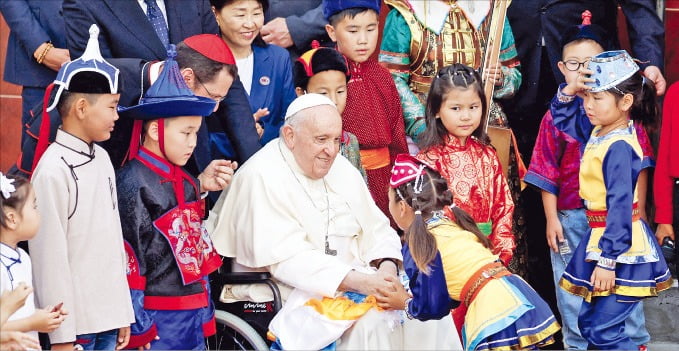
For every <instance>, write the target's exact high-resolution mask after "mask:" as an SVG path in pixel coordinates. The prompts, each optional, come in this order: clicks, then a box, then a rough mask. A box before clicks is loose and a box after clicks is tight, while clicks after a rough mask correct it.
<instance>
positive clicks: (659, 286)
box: [559, 277, 673, 302]
mask: <svg viewBox="0 0 679 351" xmlns="http://www.w3.org/2000/svg"><path fill="white" fill-rule="evenodd" d="M672 281H673V280H672V277H670V278H669V279H667V280H664V281H661V282H657V283H656V284H655V286H625V285H617V284H616V285H615V286H614V287H613V289H612V290H607V291H596V292H594V291H591V290H589V289H588V288H587V287H585V286H582V285H576V284H573V283H571V282H570V281H568V279H564V278H561V280H559V286H560V287H561V288H563V289H564V290H566V291H567V292H569V293H571V294H573V295H577V296H580V297H582V298H583V299H585V301H587V302H592V297H596V296H610V295H611V294H616V295H623V296H632V297H653V296H658V293H659V292H661V291H664V290H667V289H669V288H670V287H672Z"/></svg>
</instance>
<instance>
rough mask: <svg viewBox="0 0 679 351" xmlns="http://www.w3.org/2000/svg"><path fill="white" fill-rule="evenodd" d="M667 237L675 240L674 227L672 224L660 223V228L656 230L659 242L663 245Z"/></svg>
mask: <svg viewBox="0 0 679 351" xmlns="http://www.w3.org/2000/svg"><path fill="white" fill-rule="evenodd" d="M666 237H669V238H670V239H672V240H674V228H673V227H672V225H671V224H662V223H660V224H658V228H657V229H656V230H655V238H656V239H657V240H658V244H660V245H662V241H663V240H665V238H666Z"/></svg>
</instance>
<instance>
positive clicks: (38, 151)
mask: <svg viewBox="0 0 679 351" xmlns="http://www.w3.org/2000/svg"><path fill="white" fill-rule="evenodd" d="M89 33H90V38H89V40H88V41H87V47H86V48H85V52H83V54H82V56H80V57H79V58H77V59H75V60H73V61H70V62H67V63H65V64H64V65H63V66H61V68H59V72H57V77H56V79H55V80H54V81H53V82H52V83H51V84H50V85H48V86H47V88H46V89H45V95H44V97H43V106H42V121H41V122H40V132H39V133H38V142H37V145H36V146H35V154H34V156H33V167H32V168H31V169H35V167H36V166H37V164H38V161H40V158H41V157H42V155H43V154H44V153H45V150H47V146H49V139H50V131H51V124H52V123H51V120H50V116H49V112H51V111H52V110H54V109H55V108H56V107H57V105H59V100H60V99H61V96H62V95H63V93H64V91H67V92H71V93H83V94H118V75H119V73H120V70H118V68H116V67H115V66H113V65H112V64H110V63H108V62H107V61H106V60H104V58H103V57H102V56H101V51H100V50H99V27H98V26H97V25H96V24H92V25H91V26H90V29H89ZM55 88H56V89H55ZM52 96H54V97H52ZM61 117H65V116H61Z"/></svg>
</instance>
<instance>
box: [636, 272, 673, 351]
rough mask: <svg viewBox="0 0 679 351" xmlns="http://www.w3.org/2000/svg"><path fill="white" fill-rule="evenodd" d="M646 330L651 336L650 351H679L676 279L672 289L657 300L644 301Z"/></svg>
mask: <svg viewBox="0 0 679 351" xmlns="http://www.w3.org/2000/svg"><path fill="white" fill-rule="evenodd" d="M644 314H645V316H646V328H648V332H649V333H650V334H651V343H650V344H649V345H648V349H649V351H677V350H679V288H678V287H677V279H676V278H675V280H674V284H673V285H672V288H670V289H669V290H666V291H663V292H661V293H660V294H659V296H658V297H656V298H650V299H645V300H644Z"/></svg>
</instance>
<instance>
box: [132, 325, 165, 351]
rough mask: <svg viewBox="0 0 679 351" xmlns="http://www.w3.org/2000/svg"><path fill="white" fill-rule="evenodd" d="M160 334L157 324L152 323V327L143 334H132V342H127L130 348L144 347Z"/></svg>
mask: <svg viewBox="0 0 679 351" xmlns="http://www.w3.org/2000/svg"><path fill="white" fill-rule="evenodd" d="M156 335H158V329H157V328H156V324H155V323H154V324H152V325H151V328H149V330H147V331H145V332H144V333H142V334H137V335H130V342H129V343H128V344H127V348H128V349H136V348H138V347H142V346H144V345H146V344H148V343H150V342H151V341H153V339H154V338H155V337H156Z"/></svg>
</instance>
